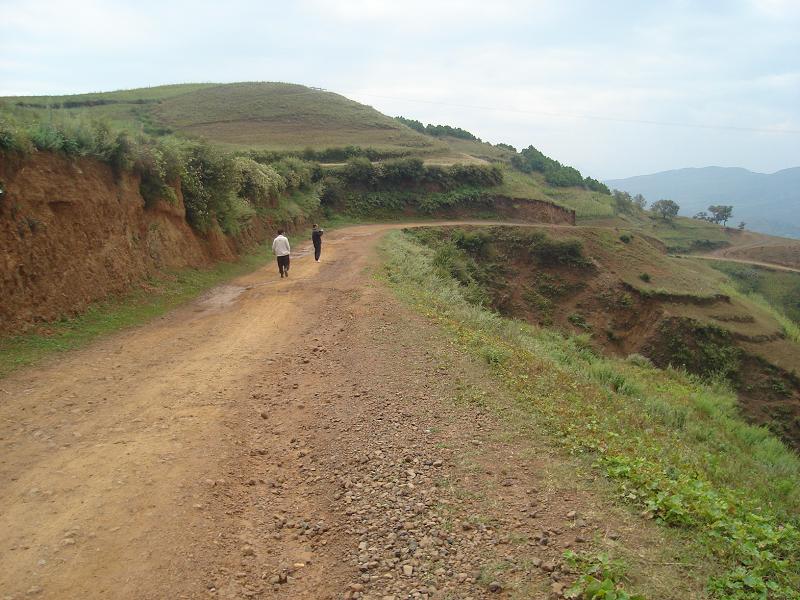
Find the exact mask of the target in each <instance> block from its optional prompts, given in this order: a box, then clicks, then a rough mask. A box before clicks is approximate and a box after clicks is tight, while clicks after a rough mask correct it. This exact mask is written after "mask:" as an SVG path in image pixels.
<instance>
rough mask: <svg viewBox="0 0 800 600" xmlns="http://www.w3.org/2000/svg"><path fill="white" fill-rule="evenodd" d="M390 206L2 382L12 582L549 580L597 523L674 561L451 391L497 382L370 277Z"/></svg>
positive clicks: (40, 587)
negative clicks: (313, 249) (300, 251)
mask: <svg viewBox="0 0 800 600" xmlns="http://www.w3.org/2000/svg"><path fill="white" fill-rule="evenodd" d="M384 229H385V227H381V226H370V227H366V226H365V227H358V228H351V229H348V230H343V231H340V232H336V233H334V234H332V235H331V236H330V239H328V240H327V242H326V245H325V248H324V253H323V259H324V262H322V263H321V264H316V263H314V262H313V261H311V260H310V259H309V258H308V256H307V255H302V256H300V255H297V256H296V259H295V262H294V264H293V267H292V271H291V275H292V276H291V278H290V279H289V280H284V281H281V280H279V279H278V278H277V276H276V274H275V273H274V268H273V267H272V266H271V265H270V266H269V267H265V268H264V269H262V270H260V271H258V272H256V273H253V274H252V275H250V276H247V277H245V278H242V279H240V280H238V281H236V282H235V283H233V284H230V285H228V286H224V287H222V288H218V289H216V290H215V291H214V292H213V293H211V294H209V295H207V296H206V297H204V298H202V299H200V300H199V301H197V302H195V303H193V304H191V305H188V306H186V307H184V308H182V309H180V310H177V311H175V312H173V313H171V314H169V315H168V316H166V317H164V318H162V319H160V320H158V321H156V322H153V323H151V324H149V325H147V326H144V327H141V328H137V329H134V330H130V331H128V332H124V333H122V334H120V335H116V336H113V337H111V338H108V339H106V340H103V341H101V342H99V343H96V344H94V345H93V346H91V347H89V348H87V349H85V350H83V351H80V352H75V353H72V354H70V355H67V356H66V357H64V358H62V359H60V360H58V361H54V362H52V363H51V364H49V365H45V366H43V367H39V368H37V369H35V370H33V369H31V370H28V371H22V372H19V373H17V374H16V375H13V376H11V377H9V378H7V379H5V380H3V381H2V382H0V479H2V481H3V482H4V483H3V485H2V486H0V557H2V558H1V559H0V561H1V562H2V569H0V590H1V591H2V596H3V598H12V599H18V598H23V597H29V596H35V597H41V598H109V597H114V598H206V597H219V598H242V597H245V598H246V597H264V598H272V597H275V598H314V599H316V598H343V597H344V598H359V597H364V598H372V597H375V598H398V599H399V598H409V597H419V598H427V597H431V598H434V597H436V598H439V597H442V598H444V597H452V598H470V597H471V598H484V597H490V596H491V597H495V598H497V597H500V598H504V597H507V598H511V597H546V596H547V594H549V593H550V591H551V589H552V588H553V586H555V588H556V589H558V588H559V585H560V582H559V580H560V579H561V580H563V576H561V575H559V560H558V559H559V557H560V556H561V554H562V552H563V551H564V549H565V548H567V547H570V546H572V547H577V546H578V545H580V546H581V547H584V546H591V545H592V544H595V543H603V541H604V540H605V542H608V543H611V544H624V545H625V546H626V547H628V548H629V549H630V550H631V551H632V552H633V554H634V555H635V556H638V557H640V558H641V560H642V561H644V562H643V563H642V564H640V565H635V566H634V572H635V573H642V574H646V575H647V576H648V577H652V578H653V579H654V580H656V581H658V580H660V579H661V578H660V577H658V576H657V575H658V571H659V570H664V569H667V570H669V569H674V568H676V567H673V566H670V565H675V564H677V563H675V562H671V561H673V560H674V558H671V557H664V555H663V552H664V547H665V545H664V540H663V539H661V538H660V536H661V535H663V534H662V533H660V532H659V531H658V530H656V529H655V527H654V526H650V525H649V524H643V523H642V522H641V521H640V520H638V519H637V520H632V519H631V518H630V517H628V516H627V515H626V514H625V513H622V512H620V511H618V510H615V509H614V508H613V507H610V506H608V505H607V504H605V502H604V501H603V500H602V498H599V497H596V496H594V495H593V492H591V491H587V489H589V488H591V486H586V485H580V486H579V485H577V484H576V482H577V481H578V477H580V475H579V472H577V471H573V470H572V469H573V467H571V466H570V465H569V464H566V463H564V459H563V458H558V457H557V456H556V455H554V454H553V453H552V450H549V449H548V448H547V447H546V446H543V445H542V442H541V441H537V440H538V439H539V437H540V436H530V435H526V436H520V435H519V433H518V432H517V433H515V432H513V431H511V432H509V431H507V430H506V431H503V430H501V427H500V424H498V423H497V422H496V421H495V417H492V416H491V415H490V414H489V413H488V412H486V411H484V410H482V409H481V408H479V407H476V406H456V405H454V404H453V403H452V401H451V399H452V398H453V396H455V395H456V394H457V390H456V389H454V382H456V381H461V382H467V383H469V382H474V384H475V385H477V386H480V387H481V389H483V390H484V392H485V393H489V394H500V393H501V392H497V391H495V390H492V389H490V388H489V387H487V386H490V385H491V383H489V382H490V378H489V377H486V376H485V374H484V373H483V371H482V369H483V367H481V366H480V365H476V364H474V363H471V362H470V361H469V360H468V359H466V358H465V357H463V356H461V355H460V354H459V353H458V351H457V350H456V349H454V348H452V347H450V346H449V344H448V342H447V341H446V340H445V339H443V338H442V337H441V336H439V334H438V333H436V330H435V329H434V328H433V327H432V326H431V325H430V324H428V323H427V322H425V321H424V320H422V319H421V318H419V317H417V316H414V315H412V314H410V313H409V312H408V311H405V310H404V309H403V308H402V307H400V306H399V305H398V304H397V303H396V302H395V301H394V300H393V299H392V298H391V297H389V296H388V294H387V292H386V291H385V290H384V289H383V288H382V287H381V286H380V285H377V284H375V282H374V281H373V280H372V278H371V273H370V263H371V260H372V258H371V256H372V252H371V250H372V248H373V245H374V243H375V240H376V239H377V238H378V237H379V234H380V232H381V231H383V230H384ZM565 469H566V472H567V476H566V477H565V476H564V475H563V472H564V470H565ZM558 473H562V475H561V476H559V475H558ZM571 511H576V513H577V514H575V513H572V512H571ZM568 513H569V514H568ZM619 536H621V538H620V539H619V541H610V540H609V537H610V538H612V539H613V540H617V538H618V537H619ZM534 559H535V560H534ZM637 560H638V559H637ZM537 561H538V562H537ZM537 564H538V565H540V566H541V567H542V568H540V567H537V566H536V565H537ZM493 565H494V566H496V565H502V568H501V569H498V568H495V567H494V566H493ZM645 565H646V566H645ZM658 565H665V566H658ZM671 579H672V578H671ZM670 585H673V584H670ZM684 585H685V587H684V588H681V587H680V586H678V587H677V588H674V587H670V588H669V589H666V588H665V589H660V590H658V589H657V590H656V591H657V592H658V593H657V594H656V597H661V598H666V597H675V598H678V597H680V598H690V597H701V596H702V590H699V589H691V586H692V585H693V584H692V583H691V581H689V580H686V582H685V584H684ZM490 589H494V590H495V591H490ZM415 594H416V595H415Z"/></svg>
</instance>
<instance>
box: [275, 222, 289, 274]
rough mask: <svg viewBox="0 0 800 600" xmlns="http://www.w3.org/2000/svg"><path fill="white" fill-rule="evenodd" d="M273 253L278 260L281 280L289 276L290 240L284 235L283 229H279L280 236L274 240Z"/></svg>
mask: <svg viewBox="0 0 800 600" xmlns="http://www.w3.org/2000/svg"><path fill="white" fill-rule="evenodd" d="M272 252H273V253H275V256H276V257H277V258H278V271H279V272H280V274H281V279H283V278H284V277H288V276H289V254H291V248H289V240H288V239H287V238H286V236H285V235H283V229H278V236H277V237H276V238H275V239H274V240H272Z"/></svg>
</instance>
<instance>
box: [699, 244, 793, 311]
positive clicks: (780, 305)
mask: <svg viewBox="0 0 800 600" xmlns="http://www.w3.org/2000/svg"><path fill="white" fill-rule="evenodd" d="M708 264H709V266H710V267H711V268H712V269H716V270H717V271H721V272H723V273H725V274H726V275H728V277H730V278H731V280H732V281H733V283H734V284H735V285H736V288H737V289H738V290H739V291H740V292H741V293H743V294H746V295H755V296H760V297H761V298H762V302H763V301H764V300H766V301H768V302H769V304H770V305H772V306H773V307H775V308H776V309H777V310H778V311H779V312H781V313H785V315H786V316H787V317H788V318H790V319H791V320H792V321H794V322H795V324H798V323H800V273H792V272H790V271H780V270H776V269H769V268H766V267H760V266H757V265H745V264H741V263H737V262H732V261H723V260H712V261H708Z"/></svg>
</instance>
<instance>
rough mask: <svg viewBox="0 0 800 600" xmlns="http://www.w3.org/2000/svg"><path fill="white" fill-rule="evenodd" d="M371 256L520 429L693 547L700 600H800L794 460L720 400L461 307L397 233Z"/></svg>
mask: <svg viewBox="0 0 800 600" xmlns="http://www.w3.org/2000/svg"><path fill="white" fill-rule="evenodd" d="M382 248H383V253H384V258H385V261H386V262H385V277H386V279H387V281H388V283H389V284H390V285H391V286H392V287H393V288H394V290H395V291H396V292H397V293H398V295H399V296H400V297H401V298H403V299H404V300H405V301H407V302H408V303H409V304H411V305H412V306H413V307H415V308H416V309H417V310H419V311H421V312H422V313H424V314H426V315H427V316H429V317H430V318H432V319H434V320H435V321H437V322H439V323H440V324H441V325H443V326H444V327H445V328H446V329H447V330H448V331H449V332H450V333H451V334H452V335H453V336H454V337H455V338H456V339H457V340H458V342H459V343H460V344H461V345H463V347H465V348H466V349H467V350H468V351H470V352H472V353H474V354H476V355H478V356H480V357H482V358H483V359H484V360H485V361H486V362H487V363H488V364H489V365H490V366H491V367H492V369H493V371H494V373H495V374H496V376H497V377H498V379H499V380H500V381H501V382H502V383H503V385H504V386H506V387H507V388H508V389H509V391H510V392H512V393H513V395H514V396H515V398H516V400H517V403H518V408H519V409H520V410H522V411H524V412H525V414H527V415H528V418H530V419H531V420H532V421H535V422H536V423H537V424H538V425H539V428H540V429H542V430H545V431H550V432H553V433H554V434H555V435H556V437H557V438H558V439H559V440H560V443H561V444H563V446H564V448H565V449H567V450H569V451H570V452H572V453H575V454H581V455H585V456H587V457H590V458H591V459H592V460H594V461H595V464H596V466H597V468H598V469H599V470H601V471H602V472H603V473H604V474H605V475H606V476H607V477H608V478H609V479H610V480H612V481H613V482H615V489H616V490H617V491H618V494H619V498H620V500H621V501H623V502H625V503H629V504H632V505H634V506H636V507H637V508H638V510H640V511H641V513H642V515H643V517H644V518H648V519H654V520H656V521H658V522H659V523H661V524H663V525H664V526H668V527H674V528H678V529H680V530H682V531H686V532H689V533H690V534H691V535H692V539H693V540H694V542H693V545H694V546H696V548H693V549H692V552H698V551H699V552H701V553H704V554H707V555H708V556H709V557H710V559H711V560H712V561H713V563H714V564H715V565H716V568H714V569H713V574H712V575H711V576H710V578H709V580H708V582H707V588H708V592H709V594H710V595H711V596H712V597H714V598H735V599H748V600H749V599H753V600H755V599H757V598H758V599H761V598H781V599H798V598H800V592H798V590H800V531H799V530H798V525H800V521H799V520H798V517H797V515H798V513H799V512H800V459H798V457H797V456H796V455H795V454H794V453H792V452H791V451H789V450H788V449H787V448H786V447H785V446H783V444H781V442H780V441H779V440H778V439H777V438H775V437H774V436H772V435H771V434H770V433H769V432H768V431H767V430H765V429H763V428H757V427H753V426H750V425H747V424H746V423H745V422H744V421H743V420H741V419H740V418H739V416H738V414H737V410H736V399H735V397H734V395H733V393H732V392H731V391H730V390H728V389H727V388H726V387H724V386H723V385H721V384H718V385H712V384H708V383H703V382H701V381H699V380H697V379H695V378H693V377H690V376H688V375H687V374H685V373H682V372H679V371H674V370H659V369H655V368H653V367H651V366H649V365H648V364H647V361H646V360H643V359H632V360H630V361H625V360H616V359H607V358H603V357H599V356H597V355H596V354H594V352H593V351H592V350H591V348H590V347H589V345H588V343H587V342H586V340H585V339H583V338H581V337H573V338H566V337H564V336H562V335H560V334H558V333H556V332H553V331H550V330H544V329H536V328H533V327H531V326H530V325H528V324H525V323H521V322H519V321H513V320H509V319H504V318H502V317H500V316H498V315H497V314H495V313H492V312H490V311H488V310H486V309H485V308H483V307H481V306H479V305H475V304H471V303H470V302H469V301H467V300H466V299H465V297H464V294H463V288H461V287H460V286H459V285H458V283H457V282H456V281H455V280H453V279H452V278H451V277H450V276H449V274H447V273H446V271H445V269H441V268H439V267H437V266H436V265H435V264H434V261H433V251H432V250H430V249H429V248H426V247H424V246H422V245H420V244H418V243H415V242H413V241H412V240H411V239H409V238H408V237H407V236H405V235H404V234H403V233H401V232H391V233H390V234H388V236H387V240H386V242H385V243H384V245H383V247H382ZM588 597H599V596H588Z"/></svg>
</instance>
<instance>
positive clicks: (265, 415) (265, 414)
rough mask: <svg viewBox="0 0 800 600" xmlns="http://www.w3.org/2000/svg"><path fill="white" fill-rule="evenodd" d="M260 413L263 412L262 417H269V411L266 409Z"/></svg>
mask: <svg viewBox="0 0 800 600" xmlns="http://www.w3.org/2000/svg"><path fill="white" fill-rule="evenodd" d="M260 414H261V418H262V419H268V418H269V413H268V412H267V411H265V410H262V411H261V413H260Z"/></svg>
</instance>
